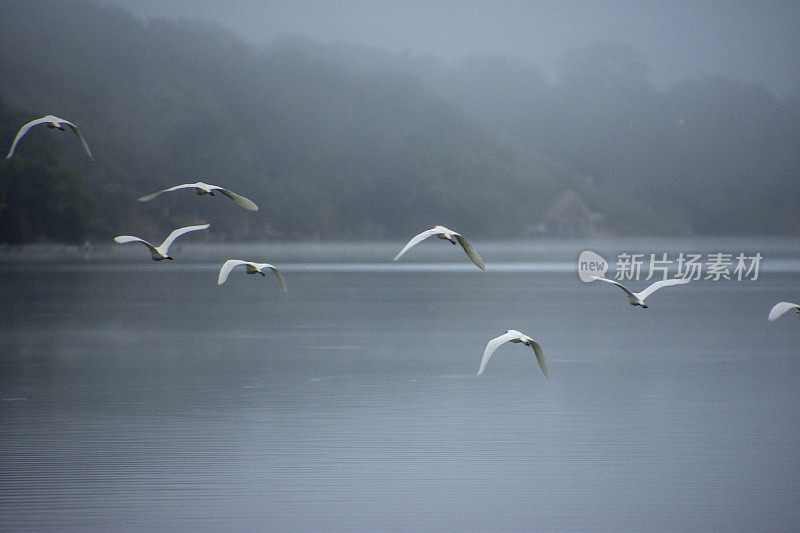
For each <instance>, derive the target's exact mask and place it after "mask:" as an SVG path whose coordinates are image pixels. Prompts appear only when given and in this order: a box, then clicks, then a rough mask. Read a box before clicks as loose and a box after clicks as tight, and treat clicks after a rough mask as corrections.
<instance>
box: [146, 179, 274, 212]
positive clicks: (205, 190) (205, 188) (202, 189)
mask: <svg viewBox="0 0 800 533" xmlns="http://www.w3.org/2000/svg"><path fill="white" fill-rule="evenodd" d="M178 189H194V192H196V193H197V194H198V195H200V196H203V195H204V194H208V195H210V196H214V191H219V192H221V193H222V194H224V195H225V196H227V197H228V198H230V199H231V200H233V201H234V202H236V203H237V204H239V205H240V206H242V207H244V208H245V209H248V210H250V211H258V206H257V205H256V204H255V203H253V201H252V200H250V199H248V198H245V197H244V196H241V195H238V194H236V193H235V192H233V191H229V190H228V189H223V188H222V187H217V186H216V185H209V184H208V183H203V182H202V181H198V182H197V183H184V184H182V185H175V186H174V187H170V188H169V189H162V190H160V191H156V192H154V193H152V194H148V195H145V196H142V197H140V198H139V199H138V200H139V201H140V202H148V201H150V200H152V199H153V198H155V197H156V196H161V195H162V194H164V193H165V192H171V191H177V190H178Z"/></svg>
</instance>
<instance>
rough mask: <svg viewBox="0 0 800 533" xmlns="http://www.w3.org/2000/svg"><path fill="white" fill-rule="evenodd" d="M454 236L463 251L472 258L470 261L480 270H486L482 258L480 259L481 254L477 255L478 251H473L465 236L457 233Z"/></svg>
mask: <svg viewBox="0 0 800 533" xmlns="http://www.w3.org/2000/svg"><path fill="white" fill-rule="evenodd" d="M455 236H456V240H457V241H458V244H460V245H461V247H462V248H463V249H464V251H465V252H467V255H468V256H469V258H470V259H471V260H472V262H473V263H475V266H477V267H478V268H480V269H481V270H486V265H484V264H483V259H481V256H480V255H478V252H476V251H475V248H473V247H472V245H471V244H470V243H469V241H468V240H467V239H466V238H465V237H463V236H461V235H459V234H458V233H456V235H455Z"/></svg>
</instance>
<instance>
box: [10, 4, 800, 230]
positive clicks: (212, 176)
mask: <svg viewBox="0 0 800 533" xmlns="http://www.w3.org/2000/svg"><path fill="white" fill-rule="evenodd" d="M0 50H2V52H0V97H2V101H3V106H2V108H0V146H6V147H9V146H10V145H11V141H12V140H13V138H14V135H15V134H16V131H17V129H18V127H19V126H20V125H22V124H23V123H25V122H27V121H28V120H31V119H33V118H37V117H40V116H42V115H45V114H49V113H52V114H55V115H57V116H60V117H63V118H66V119H68V120H71V121H73V122H75V123H76V124H78V125H79V126H80V128H81V130H82V132H83V134H84V136H85V137H86V140H87V142H88V143H89V145H90V146H91V148H92V152H93V154H94V157H95V161H91V160H89V159H88V158H87V157H86V156H85V154H83V152H82V151H81V150H80V145H79V143H78V141H77V139H76V138H75V137H74V136H73V135H72V133H71V132H69V131H66V132H58V131H51V130H48V129H47V128H46V127H44V126H39V127H37V128H33V129H32V130H31V131H30V132H29V133H28V134H27V135H26V136H25V137H24V138H23V140H22V142H21V143H20V146H19V149H18V153H17V154H16V155H15V156H14V157H13V158H12V159H10V160H3V162H2V163H0V194H2V195H3V196H2V197H1V198H0V224H2V229H1V230H0V239H2V241H4V242H25V241H30V240H67V241H75V240H82V239H83V238H86V237H88V238H91V239H104V238H108V237H109V236H111V235H115V234H119V233H129V234H137V235H142V236H143V237H145V238H147V237H149V236H152V237H154V238H160V237H161V236H162V235H163V234H165V232H166V231H168V230H169V229H170V228H172V227H174V226H176V225H181V224H188V223H195V222H199V221H203V222H206V221H207V222H210V223H211V224H212V227H213V229H214V232H209V233H208V235H207V236H204V238H209V239H228V240H251V241H258V240H265V239H281V238H287V239H288V238H303V239H312V238H322V239H350V238H357V239H370V238H373V239H374V238H381V237H392V238H403V237H407V236H408V235H410V234H413V233H415V232H417V231H420V230H422V229H424V228H427V227H430V226H431V225H433V224H445V225H448V226H450V227H453V228H456V229H458V230H459V231H463V232H464V233H467V234H470V235H474V236H476V237H483V238H487V237H497V238H508V237H519V236H520V235H519V228H532V227H534V226H535V225H536V224H537V223H538V221H539V220H540V217H541V214H542V212H543V211H544V210H545V209H546V208H547V207H548V206H549V205H550V204H551V203H552V202H553V201H555V199H556V198H557V197H558V196H559V195H560V194H561V193H562V192H563V191H564V190H566V189H574V190H576V191H578V192H579V194H581V195H582V196H583V197H584V198H585V199H586V200H587V201H588V202H589V204H590V205H591V207H592V208H593V209H594V210H595V211H598V212H600V213H602V214H603V216H604V223H605V226H606V228H607V229H608V230H610V231H612V232H616V233H621V234H626V233H648V232H654V233H662V234H663V233H674V234H685V233H712V234H713V233H750V234H753V233H755V234H759V233H762V234H785V233H798V232H800V227H799V226H798V223H797V220H798V215H800V208H799V207H798V202H797V200H798V199H800V154H799V153H798V152H799V151H800V120H798V118H800V100H798V98H794V99H793V100H792V99H787V100H779V99H776V98H775V97H774V96H773V95H771V94H769V93H768V92H766V91H764V90H762V89H759V88H757V87H755V88H754V87H743V86H741V85H739V84H737V83H735V82H732V81H729V80H701V81H697V80H687V81H686V82H684V83H682V84H679V85H677V86H675V87H673V88H671V89H669V90H667V91H661V90H657V89H655V88H654V87H652V86H651V85H650V84H649V82H648V80H647V75H646V67H645V66H644V65H641V64H640V63H638V62H637V60H636V57H635V53H631V55H624V54H623V55H622V56H620V55H619V53H618V49H617V48H614V47H608V46H606V47H603V46H598V47H595V48H591V49H587V50H576V51H572V52H571V53H568V54H566V55H565V68H564V72H563V73H562V76H561V78H560V80H559V81H558V82H556V83H550V82H548V81H546V80H545V79H544V78H543V77H542V76H541V75H539V74H538V72H537V71H536V69H535V68H533V67H530V66H526V65H521V64H517V63H514V62H511V61H507V60H503V59H502V58H473V59H471V60H468V61H465V62H464V63H462V64H460V65H455V66H453V65H446V64H443V63H440V62H438V61H436V60H435V59H431V58H427V59H426V60H424V61H423V60H422V59H421V58H409V57H394V56H391V55H389V54H385V53H382V52H380V51H375V50H363V49H356V48H348V47H346V46H329V45H322V44H319V43H315V42H314V41H313V40H307V39H302V38H294V39H283V40H278V41H276V42H274V43H273V44H272V45H270V46H269V47H267V48H265V49H259V48H255V47H253V46H250V45H248V44H246V43H244V42H243V41H241V40H240V39H239V38H238V37H237V36H235V35H233V34H231V33H229V32H227V31H225V30H223V29H221V28H218V27H214V26H209V25H208V24H204V23H201V22H198V21H168V20H154V21H150V22H143V21H140V20H138V19H136V18H135V17H133V16H132V15H130V14H129V13H127V12H126V11H124V10H123V9H121V8H117V7H114V6H108V5H106V4H95V3H91V2H49V1H41V2H40V1H35V2H28V1H21V2H18V1H6V2H3V3H2V4H0ZM34 176H42V184H41V185H37V187H32V186H31V184H30V183H29V180H33V179H35V178H34ZM199 180H202V181H205V182H208V183H213V184H218V185H222V186H224V187H227V188H229V189H231V190H234V191H236V192H238V193H240V194H242V195H244V196H247V197H249V198H251V199H252V200H254V201H255V202H256V203H257V204H259V206H260V208H261V209H260V210H259V211H258V212H256V213H252V212H248V211H244V210H242V209H240V208H238V207H237V206H235V205H234V204H233V203H232V202H230V201H228V200H227V199H225V198H221V199H220V198H219V197H215V198H208V197H203V198H197V197H196V196H195V195H194V194H193V193H191V192H190V191H179V192H175V193H170V194H169V195H164V196H162V197H160V198H158V199H157V200H154V201H152V202H150V203H146V204H141V203H139V202H136V200H135V199H136V197H138V196H140V195H143V194H146V193H148V192H152V191H155V190H158V189H162V188H165V187H168V186H171V185H175V184H179V183H186V182H194V181H199ZM41 188H44V189H46V190H47V193H46V194H43V193H42V192H41V190H40V189H41ZM59 194H60V195H61V196H58V195H59ZM54 206H56V207H54ZM34 219H35V220H36V224H39V225H40V226H41V228H40V227H39V226H36V228H34V226H32V225H31V224H32V223H31V222H30V221H31V220H34ZM56 228H59V229H58V230H56Z"/></svg>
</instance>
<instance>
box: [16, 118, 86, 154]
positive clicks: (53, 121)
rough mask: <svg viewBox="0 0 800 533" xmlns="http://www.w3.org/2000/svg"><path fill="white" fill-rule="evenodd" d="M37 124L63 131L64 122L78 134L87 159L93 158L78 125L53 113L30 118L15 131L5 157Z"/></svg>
mask: <svg viewBox="0 0 800 533" xmlns="http://www.w3.org/2000/svg"><path fill="white" fill-rule="evenodd" d="M38 124H47V127H48V128H51V129H58V130H61V131H64V124H66V125H67V126H69V127H70V128H71V129H72V131H73V132H74V133H75V135H77V136H78V139H79V140H80V141H81V145H82V146H83V151H84V152H86V155H88V156H89V159H92V160H94V158H93V157H92V151H91V150H89V145H88V144H86V139H84V138H83V135H81V132H80V130H79V129H78V126H76V125H75V124H73V123H72V122H70V121H69V120H64V119H63V118H58V117H56V116H54V115H45V116H43V117H42V118H37V119H36V120H31V121H30V122H28V123H27V124H25V125H23V126H22V127H21V128H20V129H19V131H18V132H17V136H16V137H14V142H13V143H11V150H9V151H8V155H7V156H6V159H9V158H10V157H11V156H12V155H14V150H15V149H16V148H17V143H19V140H20V139H22V136H23V135H25V134H26V133H27V132H28V130H29V129H31V128H32V127H33V126H36V125H38Z"/></svg>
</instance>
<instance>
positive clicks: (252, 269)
mask: <svg viewBox="0 0 800 533" xmlns="http://www.w3.org/2000/svg"><path fill="white" fill-rule="evenodd" d="M239 265H245V271H246V272H247V273H248V274H256V273H258V274H261V275H262V276H266V274H265V273H264V269H265V268H268V269H270V270H272V271H273V272H274V273H275V276H276V277H277V278H278V281H280V283H281V287H282V288H283V292H289V291H288V289H287V288H286V281H285V280H284V279H283V275H281V271H280V270H278V268H277V267H275V266H273V265H270V264H269V263H253V262H250V261H242V260H241V259H228V260H227V261H225V263H224V264H223V265H222V268H220V269H219V277H218V278H217V285H222V284H223V283H225V280H227V279H228V274H230V273H231V270H233V269H234V268H235V267H237V266H239Z"/></svg>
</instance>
